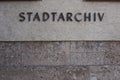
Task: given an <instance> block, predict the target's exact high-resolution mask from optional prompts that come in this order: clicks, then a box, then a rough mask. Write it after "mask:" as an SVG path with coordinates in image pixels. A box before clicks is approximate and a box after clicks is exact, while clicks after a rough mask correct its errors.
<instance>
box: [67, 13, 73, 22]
mask: <svg viewBox="0 0 120 80" xmlns="http://www.w3.org/2000/svg"><path fill="white" fill-rule="evenodd" d="M72 16H73V14H72V13H70V12H69V13H67V14H66V21H73V20H72Z"/></svg>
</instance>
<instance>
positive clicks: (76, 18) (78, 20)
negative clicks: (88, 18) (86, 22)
mask: <svg viewBox="0 0 120 80" xmlns="http://www.w3.org/2000/svg"><path fill="white" fill-rule="evenodd" d="M80 15H82V13H77V14H75V17H74V18H75V21H77V22H80V21H82V19H78V16H80Z"/></svg>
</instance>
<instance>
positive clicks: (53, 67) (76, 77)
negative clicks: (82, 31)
mask: <svg viewBox="0 0 120 80" xmlns="http://www.w3.org/2000/svg"><path fill="white" fill-rule="evenodd" d="M0 80H120V42H113V41H109V42H102V41H96V42H95V41H94V42H92V41H76V42H73V41H72V42H0Z"/></svg>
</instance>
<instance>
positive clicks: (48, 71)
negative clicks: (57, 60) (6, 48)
mask: <svg viewBox="0 0 120 80" xmlns="http://www.w3.org/2000/svg"><path fill="white" fill-rule="evenodd" d="M32 67H33V66H32ZM28 68H29V67H28ZM22 69H23V67H22ZM26 69H27V68H26ZM29 69H30V68H29ZM29 69H27V71H26V72H22V71H21V70H20V71H11V72H10V71H7V72H6V73H5V74H4V73H2V72H0V73H1V74H0V79H2V80H89V69H88V67H85V66H58V67H57V66H53V67H51V66H48V67H45V66H44V69H43V68H42V67H39V68H37V70H35V69H36V67H35V66H34V67H33V68H31V69H32V70H31V72H29V71H28V70H29Z"/></svg>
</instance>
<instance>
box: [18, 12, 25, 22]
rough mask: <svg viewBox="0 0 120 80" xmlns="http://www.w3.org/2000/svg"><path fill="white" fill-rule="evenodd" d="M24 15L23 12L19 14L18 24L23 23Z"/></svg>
mask: <svg viewBox="0 0 120 80" xmlns="http://www.w3.org/2000/svg"><path fill="white" fill-rule="evenodd" d="M24 15H25V13H24V12H21V13H19V17H20V19H19V21H20V22H23V21H25V16H24Z"/></svg>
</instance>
